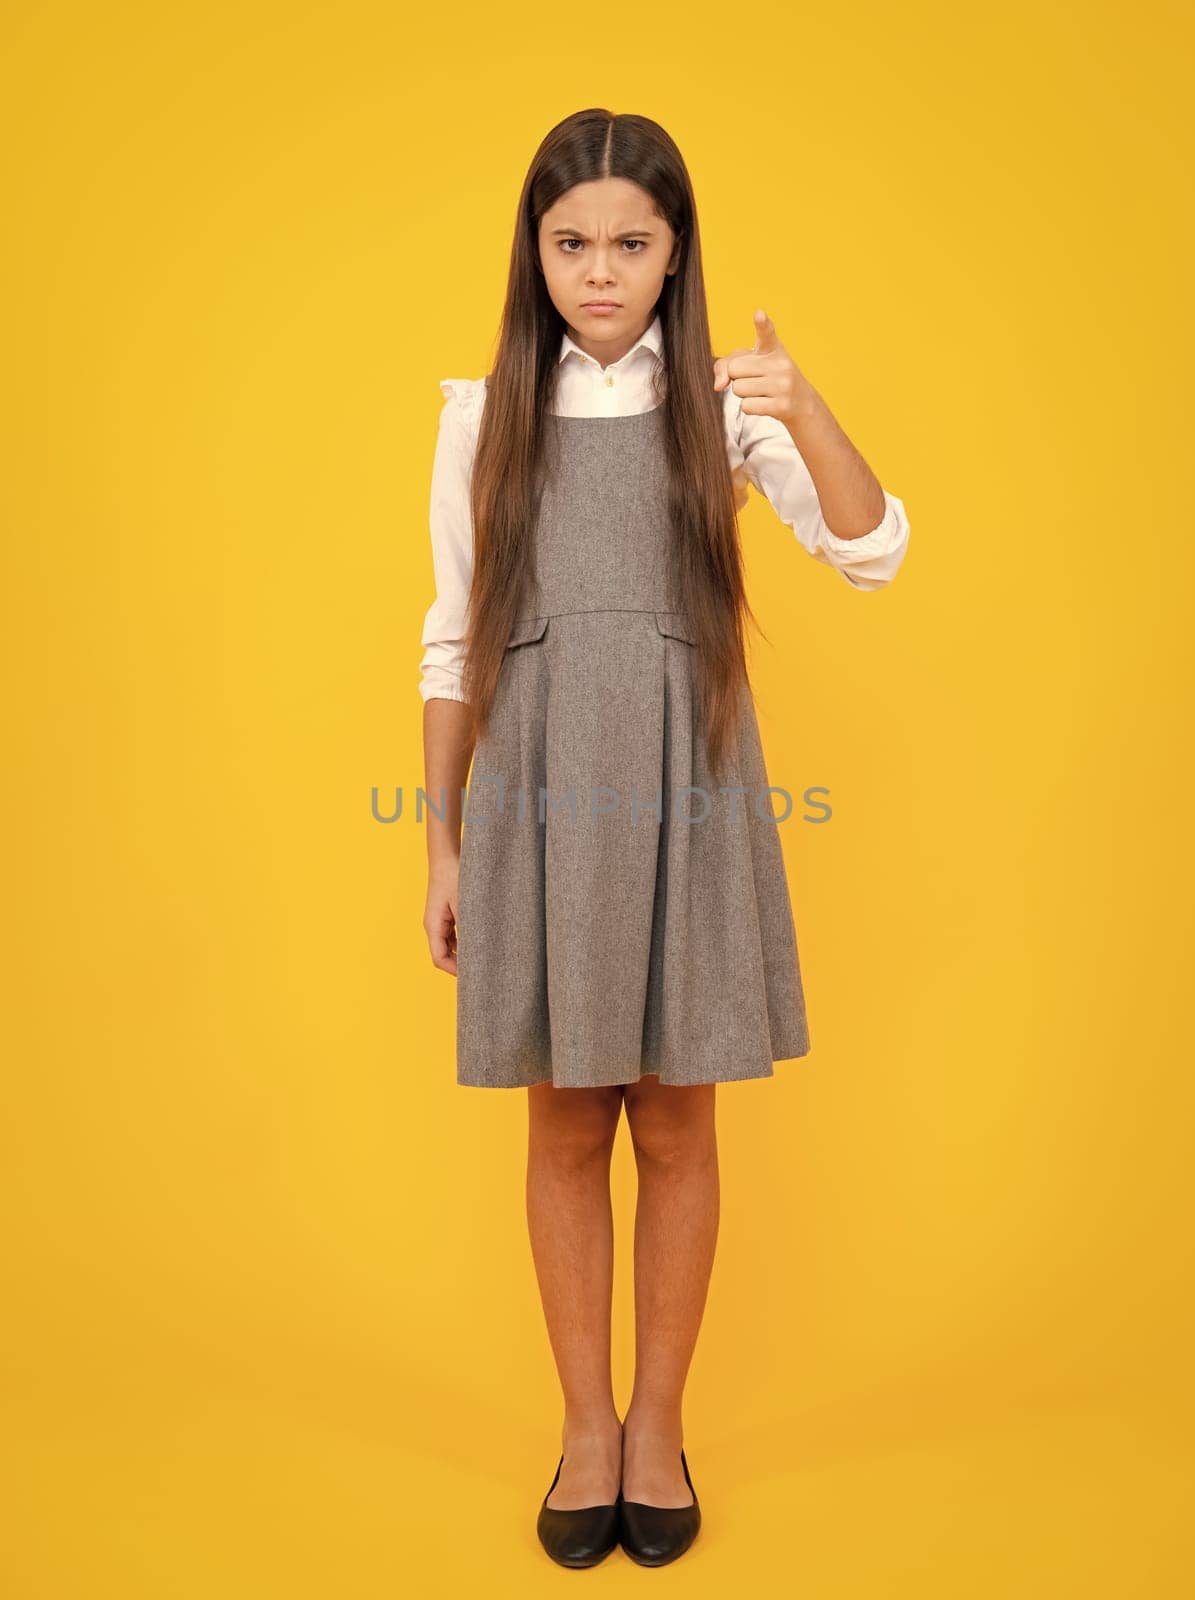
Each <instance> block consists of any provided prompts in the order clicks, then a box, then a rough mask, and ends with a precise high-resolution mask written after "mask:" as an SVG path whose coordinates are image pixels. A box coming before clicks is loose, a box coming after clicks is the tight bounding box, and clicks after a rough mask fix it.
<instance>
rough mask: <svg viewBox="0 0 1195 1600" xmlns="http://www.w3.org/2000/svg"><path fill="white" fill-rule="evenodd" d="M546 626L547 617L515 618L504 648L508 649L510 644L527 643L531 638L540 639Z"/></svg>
mask: <svg viewBox="0 0 1195 1600" xmlns="http://www.w3.org/2000/svg"><path fill="white" fill-rule="evenodd" d="M547 626H548V619H547V617H519V618H517V619H516V621H515V622H514V624H513V625H512V627H511V630H510V637H509V638H508V639H507V641H506V648H507V649H508V650H509V649H510V647H511V645H512V644H529V643H530V641H531V640H532V639H542V638H543V636H544V629H545V628H546V627H547Z"/></svg>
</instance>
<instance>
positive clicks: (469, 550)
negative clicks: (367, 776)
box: [419, 316, 909, 700]
mask: <svg viewBox="0 0 1195 1600" xmlns="http://www.w3.org/2000/svg"><path fill="white" fill-rule="evenodd" d="M662 346H663V328H662V326H661V323H660V318H659V317H658V316H657V317H656V318H655V319H654V320H653V322H652V324H651V326H650V327H649V328H648V329H647V331H646V332H645V333H644V334H643V336H642V338H641V339H640V340H639V341H638V343H637V344H636V345H635V346H634V347H633V348H632V349H630V350H628V351H627V353H626V355H625V356H623V357H621V359H620V360H618V361H612V362H611V363H610V365H609V366H607V367H603V366H602V365H601V364H600V363H599V362H597V361H595V360H594V359H593V357H592V356H587V355H586V354H585V352H584V351H583V350H582V349H581V348H580V347H579V346H578V345H576V344H575V343H574V342H573V340H572V339H571V338H570V336H569V335H568V334H567V333H565V334H564V335H563V337H562V339H561V343H560V356H559V360H558V365H557V368H556V389H555V393H554V396H553V405H552V410H553V411H554V412H555V413H556V414H558V415H561V416H566V417H614V416H629V415H632V414H635V413H638V412H641V411H650V410H651V408H652V407H653V406H654V405H655V404H656V397H655V394H654V392H653V390H652V381H651V380H652V373H653V371H654V369H655V365H656V363H657V361H662V360H663V351H662ZM710 381H711V383H712V382H713V375H712V372H711V377H710ZM440 389H441V391H442V392H443V394H444V395H445V397H446V403H445V405H444V407H443V408H442V410H441V412H440V431H439V436H438V438H437V440H436V450H435V458H434V461H433V464H432V482H431V508H430V521H431V539H432V562H433V567H434V571H435V581H436V598H435V600H434V601H433V602H432V605H431V606H430V608H429V609H428V612H427V614H426V616H425V618H424V623H423V633H422V636H421V638H420V643H421V644H422V645H423V646H424V655H423V659H422V661H421V662H420V683H419V692H420V694H421V695H422V697H423V699H424V700H431V699H440V700H462V699H463V698H464V696H463V695H462V693H461V668H462V665H463V660H464V636H465V607H466V603H467V601H468V598H469V588H470V584H471V582H472V575H473V517H472V508H471V504H470V498H469V488H470V473H471V468H472V462H473V453H474V450H475V449H476V446H477V432H478V428H479V426H480V423H481V414H482V410H483V408H484V406H485V379H484V378H443V379H441V381H440ZM722 400H723V408H722V410H723V417H724V419H725V423H726V448H727V454H728V456H729V459H730V465H731V470H732V472H733V473H734V477H735V484H736V488H739V489H741V487H742V485H743V482H744V480H745V481H746V482H747V483H750V484H753V485H754V487H755V488H756V489H757V490H758V491H759V493H760V494H762V495H764V496H765V497H766V498H767V500H768V501H769V502H770V503H771V505H772V507H773V509H774V510H775V512H776V514H777V516H779V518H780V520H781V521H782V522H784V523H786V524H787V525H788V527H790V528H791V529H792V530H793V532H794V533H795V534H796V536H797V539H798V540H799V541H800V543H801V544H802V545H803V547H804V548H805V549H806V550H807V551H808V552H809V554H810V555H811V556H813V557H814V559H815V560H817V561H823V562H825V563H826V564H827V565H828V566H831V567H833V568H834V569H835V570H836V571H837V572H839V573H840V574H841V575H842V577H843V578H844V579H845V580H846V581H847V582H848V583H849V584H851V585H852V586H853V587H854V588H856V589H881V588H883V587H884V585H885V584H888V583H890V582H891V581H892V579H893V578H894V577H895V575H896V570H897V568H898V567H899V566H900V564H901V561H902V560H903V559H904V554H905V550H906V548H907V546H908V542H909V523H908V518H907V517H906V516H905V508H904V506H903V505H902V504H901V502H900V501H899V500H898V499H897V498H896V496H895V495H892V494H889V493H888V491H887V490H886V489H885V490H884V500H885V502H886V509H885V511H884V516H883V518H882V520H881V521H880V522H879V523H878V525H877V526H876V527H874V528H872V529H871V531H870V532H869V533H865V534H863V535H862V536H861V537H860V538H858V539H841V538H839V537H838V536H837V535H836V534H833V533H831V532H830V529H829V528H828V527H827V526H826V524H825V521H824V520H823V518H822V514H821V507H820V505H819V504H818V498H817V492H816V490H815V488H814V485H813V479H812V477H811V476H810V473H809V469H808V467H807V466H806V465H805V462H804V460H803V459H802V457H801V454H800V452H799V451H798V449H797V447H796V445H795V444H794V442H793V438H792V435H791V434H790V433H789V431H788V429H787V428H786V427H785V426H784V424H783V423H782V422H780V421H778V420H777V419H776V418H775V417H764V416H756V415H753V414H752V413H750V412H747V413H744V412H743V408H742V401H741V400H740V399H739V397H738V396H737V395H736V394H735V393H734V391H733V390H732V389H730V388H729V387H728V388H726V389H724V390H723V391H722Z"/></svg>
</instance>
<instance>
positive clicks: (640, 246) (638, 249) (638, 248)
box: [560, 239, 647, 256]
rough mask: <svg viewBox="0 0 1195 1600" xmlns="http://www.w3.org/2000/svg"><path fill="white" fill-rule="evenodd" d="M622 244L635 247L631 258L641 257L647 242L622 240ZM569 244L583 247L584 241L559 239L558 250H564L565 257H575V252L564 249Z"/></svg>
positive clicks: (644, 240) (643, 240)
mask: <svg viewBox="0 0 1195 1600" xmlns="http://www.w3.org/2000/svg"><path fill="white" fill-rule="evenodd" d="M622 242H623V244H624V245H628V244H633V245H634V246H635V247H636V248H635V249H634V250H632V251H631V252H630V254H631V255H633V256H639V255H642V254H643V252H644V250H646V248H647V240H646V239H624V240H623V241H622ZM570 244H579V245H581V246H582V247H584V244H585V241H584V239H561V241H560V248H561V249H562V250H564V253H565V255H566V256H575V255H576V254H577V252H576V251H575V250H568V249H565V246H566V245H570Z"/></svg>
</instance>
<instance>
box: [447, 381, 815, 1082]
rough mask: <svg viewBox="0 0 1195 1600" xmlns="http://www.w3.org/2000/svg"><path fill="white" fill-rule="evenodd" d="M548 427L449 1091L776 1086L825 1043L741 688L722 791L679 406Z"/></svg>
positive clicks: (480, 788)
mask: <svg viewBox="0 0 1195 1600" xmlns="http://www.w3.org/2000/svg"><path fill="white" fill-rule="evenodd" d="M548 425H549V426H550V427H551V428H552V429H553V430H554V433H555V437H554V439H552V440H549V445H550V446H554V451H555V466H554V469H553V470H552V471H551V472H549V474H548V475H547V477H546V479H545V484H544V489H543V493H542V497H541V501H540V509H539V515H538V518H537V522H536V525H535V530H534V540H535V578H534V584H533V586H532V587H529V590H528V592H527V593H526V594H525V595H524V597H523V599H522V602H521V603H520V606H519V613H518V620H517V622H516V624H515V626H514V628H513V630H512V632H511V635H510V639H509V643H508V646H507V650H506V657H505V660H504V662H503V666H502V673H501V676H500V678H499V682H498V688H497V692H496V694H495V696H494V701H493V705H492V710H491V720H490V725H489V727H488V729H487V731H486V733H485V734H484V735H483V736H482V737H481V739H480V740H479V741H478V743H477V747H476V750H475V751H474V759H473V768H472V773H471V777H470V782H469V788H468V792H467V794H466V797H465V806H464V821H463V828H462V835H461V854H460V875H459V896H458V906H457V1082H458V1083H461V1084H470V1085H476V1086H482V1087H484V1086H490V1087H495V1088H519V1087H525V1086H527V1085H530V1084H533V1083H542V1082H551V1083H554V1084H555V1085H556V1086H557V1087H558V1088H593V1087H597V1086H600V1085H605V1084H621V1083H634V1082H635V1081H637V1080H638V1079H639V1078H640V1077H641V1076H642V1075H643V1074H646V1073H656V1074H658V1076H659V1081H660V1082H661V1083H662V1084H695V1083H721V1082H728V1081H731V1080H734V1079H741V1078H765V1077H771V1076H772V1063H773V1061H781V1060H788V1059H791V1058H793V1057H796V1056H803V1055H807V1054H808V1053H809V1048H810V1045H809V1033H808V1028H807V1026H806V1017H805V1001H804V994H803V991H802V982H801V973H800V967H799V962H798V955H797V939H796V931H795V928H794V923H793V915H792V909H791V905H790V901H789V894H788V885H787V882H786V878H785V870H784V860H783V856H782V854H781V846H780V836H779V831H778V829H779V826H780V824H779V823H778V821H776V820H774V818H773V812H772V797H771V796H770V795H769V794H768V793H767V788H768V777H767V772H766V769H765V765H764V757H763V752H762V748H761V745H760V737H759V728H758V724H757V721H756V715H755V707H754V703H753V701H752V698H751V694H750V691H749V689H748V688H747V687H746V686H745V685H744V688H743V699H742V714H741V717H740V722H739V730H738V744H737V753H736V752H735V751H732V752H731V760H730V762H729V764H728V766H727V768H726V769H725V770H724V774H723V776H722V779H721V786H720V785H719V781H718V779H717V778H716V777H714V776H711V773H710V770H709V768H708V766H707V761H706V750H705V739H704V734H703V732H702V727H701V723H700V718H699V715H698V713H699V705H698V700H697V682H696V678H695V674H694V664H695V655H696V649H695V645H694V643H693V642H692V635H691V631H690V629H689V627H688V625H687V621H686V617H685V615H684V614H683V613H682V612H680V611H677V610H676V609H675V604H676V597H675V593H674V592H673V590H672V586H671V580H670V577H669V571H670V566H669V559H668V540H669V535H670V531H671V519H670V515H669V510H668V499H667V459H666V455H665V441H664V434H663V412H662V411H661V410H660V409H659V408H657V409H655V410H652V411H645V412H640V413H637V414H633V415H627V416H609V417H601V416H598V417H568V416H556V415H550V416H549V418H548ZM735 788H737V789H739V790H742V791H743V792H740V793H736V792H732V791H733V790H734V789H735ZM783 811H784V806H783V805H781V806H780V814H781V815H783Z"/></svg>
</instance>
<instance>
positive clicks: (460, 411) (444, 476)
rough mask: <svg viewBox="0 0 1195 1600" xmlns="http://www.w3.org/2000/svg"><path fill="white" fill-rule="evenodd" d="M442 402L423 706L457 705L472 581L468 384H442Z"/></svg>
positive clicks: (452, 381) (433, 499) (433, 503)
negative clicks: (438, 702) (433, 594)
mask: <svg viewBox="0 0 1195 1600" xmlns="http://www.w3.org/2000/svg"><path fill="white" fill-rule="evenodd" d="M440 389H441V391H442V393H443V394H444V395H445V396H446V399H445V403H444V406H443V409H442V410H441V412H440V429H439V433H438V435H437V438H436V449H435V456H434V458H433V461H432V481H431V499H430V504H429V508H428V521H429V526H430V530H431V544H432V567H433V571H434V575H435V584H436V597H435V599H434V600H433V601H432V603H431V605H430V606H429V607H428V610H427V613H426V615H425V616H424V619H423V632H422V634H421V635H420V643H421V644H422V646H423V658H422V660H421V661H420V664H419V673H420V676H419V693H420V695H421V696H422V698H423V699H424V700H425V701H426V700H463V699H464V698H465V697H464V695H463V693H462V692H461V672H462V668H463V666H464V646H465V624H466V611H467V606H468V601H469V590H470V588H471V586H472V581H473V513H472V507H471V504H470V475H471V471H472V462H473V448H474V442H475V441H474V432H473V426H472V418H471V410H472V406H471V400H472V394H471V384H470V380H468V379H458V378H445V379H443V380H442V381H441V383H440Z"/></svg>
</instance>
